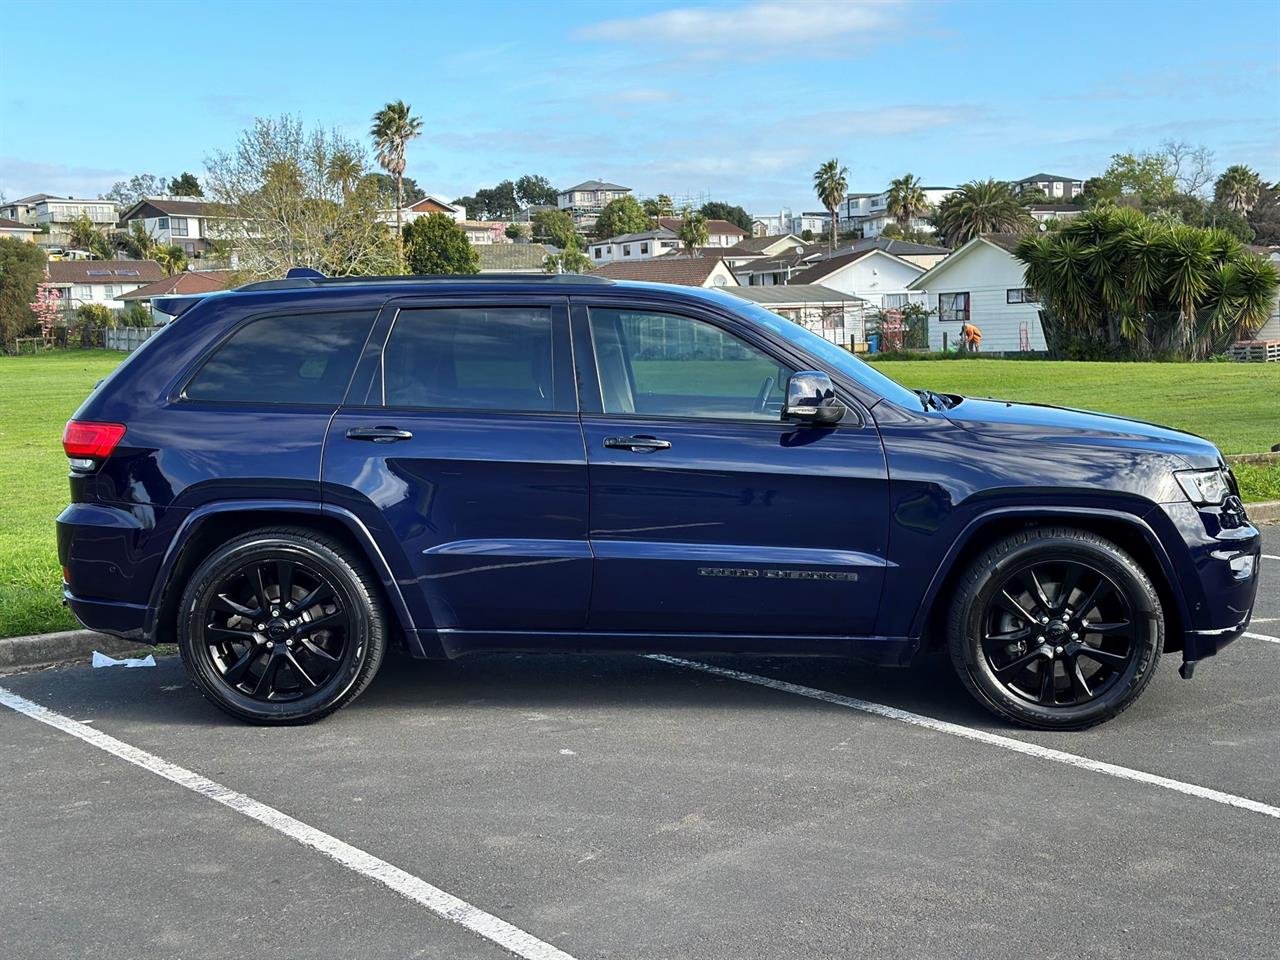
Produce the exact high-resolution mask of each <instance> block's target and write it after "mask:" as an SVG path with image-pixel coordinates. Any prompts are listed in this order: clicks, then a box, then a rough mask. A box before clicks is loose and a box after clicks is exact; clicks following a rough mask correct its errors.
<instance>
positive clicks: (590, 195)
mask: <svg viewBox="0 0 1280 960" xmlns="http://www.w3.org/2000/svg"><path fill="white" fill-rule="evenodd" d="M630 192H631V188H630V187H623V186H620V185H618V184H616V183H609V182H607V181H605V180H583V181H582V182H581V183H578V184H574V185H573V186H572V187H566V188H565V189H564V190H561V191H560V192H559V193H558V194H556V206H557V207H559V208H560V209H561V210H570V211H572V212H574V213H597V214H598V213H599V212H600V211H601V210H602V209H604V205H605V204H606V203H608V202H609V201H610V200H617V199H618V198H619V197H625V196H626V195H627V194H629V193H630Z"/></svg>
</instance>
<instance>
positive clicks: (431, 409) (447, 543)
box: [323, 296, 591, 632]
mask: <svg viewBox="0 0 1280 960" xmlns="http://www.w3.org/2000/svg"><path fill="white" fill-rule="evenodd" d="M375 337H376V338H378V339H379V341H380V342H381V343H382V344H384V345H383V346H381V348H380V349H377V350H374V351H370V355H369V356H367V357H366V359H365V361H364V362H363V363H362V366H361V370H360V372H359V373H358V374H357V378H356V383H355V384H354V385H353V388H352V391H351V393H350V394H349V395H348V402H347V404H346V405H344V406H343V407H342V408H341V409H340V410H339V411H338V413H337V415H336V416H335V417H334V420H333V423H332V425H331V426H330V428H329V434H328V440H327V442H326V444H325V455H324V473H323V489H324V497H325V501H326V502H329V503H334V504H337V505H339V506H342V507H345V508H347V509H349V510H351V511H352V512H354V513H356V514H357V515H358V516H359V517H360V518H361V520H362V521H363V522H364V523H365V525H366V526H368V527H369V528H370V529H371V530H372V531H374V532H375V535H376V536H377V538H378V540H379V541H380V542H382V543H384V544H390V545H392V547H391V549H393V550H394V551H395V552H396V553H397V554H398V561H399V564H398V565H399V566H400V567H401V571H400V572H399V573H398V574H397V576H398V578H399V579H400V580H401V582H402V589H403V590H404V593H405V595H406V597H407V598H409V602H410V604H411V605H412V606H413V607H414V613H415V618H416V619H417V620H418V621H419V623H421V624H423V625H434V626H435V627H436V629H438V630H440V631H443V632H451V631H452V632H456V631H476V632H493V631H527V630H547V631H564V630H577V629H581V628H582V626H583V625H584V621H585V611H586V609H587V603H588V597H589V593H590V587H591V559H590V556H591V555H590V548H589V547H588V544H587V507H588V500H587V473H586V458H585V453H584V450H583V443H582V430H581V426H580V424H579V421H578V413H577V401H576V391H575V389H574V382H573V366H572V359H571V356H570V340H569V330H568V309H567V304H566V301H565V300H564V299H563V298H551V297H532V296H530V297H522V298H517V299H512V298H509V297H503V296H492V297H489V298H487V299H485V300H483V301H480V302H477V301H476V300H474V299H472V300H467V301H461V300H459V301H453V302H450V301H445V300H422V301H406V302H400V303H393V304H391V305H389V306H388V307H387V309H386V310H384V312H383V316H382V317H380V318H379V323H378V327H377V330H376V331H375Z"/></svg>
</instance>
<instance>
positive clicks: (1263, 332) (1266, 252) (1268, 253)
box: [1249, 245, 1280, 340]
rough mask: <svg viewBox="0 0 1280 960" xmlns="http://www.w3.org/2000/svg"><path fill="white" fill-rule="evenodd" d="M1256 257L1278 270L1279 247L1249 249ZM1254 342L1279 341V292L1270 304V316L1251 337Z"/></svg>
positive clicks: (1279, 261)
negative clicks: (1273, 265)
mask: <svg viewBox="0 0 1280 960" xmlns="http://www.w3.org/2000/svg"><path fill="white" fill-rule="evenodd" d="M1249 249H1251V250H1252V251H1253V252H1254V253H1256V254H1257V255H1258V256H1260V257H1262V258H1263V259H1264V260H1270V261H1271V262H1272V263H1274V264H1275V265H1276V267H1277V268H1278V269H1280V246H1274V247H1268V246H1261V245H1258V246H1253V245H1251V246H1250V248H1249ZM1253 339H1254V340H1280V292H1277V293H1276V297H1275V300H1274V301H1273V302H1272V304H1271V316H1270V317H1268V318H1267V322H1266V323H1264V324H1263V325H1262V329H1260V330H1259V331H1258V332H1257V333H1255V334H1254V335H1253Z"/></svg>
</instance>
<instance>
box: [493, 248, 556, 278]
mask: <svg viewBox="0 0 1280 960" xmlns="http://www.w3.org/2000/svg"><path fill="white" fill-rule="evenodd" d="M550 252H551V251H549V250H548V249H547V248H546V247H545V246H543V245H542V244H540V243H490V244H485V245H483V246H479V247H476V253H477V254H478V255H479V257H480V272H481V273H543V272H544V271H545V267H544V264H545V262H546V259H547V254H548V253H550Z"/></svg>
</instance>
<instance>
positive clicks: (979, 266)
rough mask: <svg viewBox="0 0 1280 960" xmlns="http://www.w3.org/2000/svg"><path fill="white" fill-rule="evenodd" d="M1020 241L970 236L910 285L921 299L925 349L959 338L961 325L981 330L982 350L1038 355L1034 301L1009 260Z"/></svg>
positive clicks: (1040, 342) (1040, 335)
mask: <svg viewBox="0 0 1280 960" xmlns="http://www.w3.org/2000/svg"><path fill="white" fill-rule="evenodd" d="M1019 239H1020V238H1019V237H1016V236H1012V235H1010V234H997V233H988V234H983V235H982V236H980V237H974V238H973V239H972V240H970V241H969V242H968V243H966V244H965V245H964V246H963V247H961V248H960V249H959V250H957V251H956V252H955V253H953V254H951V256H949V257H947V258H946V259H945V260H943V261H942V262H941V263H939V264H938V265H937V266H935V267H933V268H932V269H930V270H929V271H928V272H927V273H925V274H923V275H921V276H919V277H917V278H916V279H915V280H914V281H912V282H911V284H910V287H911V289H912V290H913V291H918V292H920V293H923V294H924V295H925V296H926V297H927V302H928V306H929V309H930V310H933V311H936V312H935V314H934V316H932V317H930V318H929V347H930V349H933V350H941V349H942V335H943V333H944V332H945V333H946V334H947V340H948V344H949V345H951V344H955V343H957V342H958V341H959V338H960V327H961V326H962V325H963V324H964V322H965V321H966V320H968V321H970V322H972V323H973V324H974V326H976V327H977V328H978V329H979V330H980V331H982V349H983V351H987V352H991V351H999V352H1007V353H1016V352H1018V351H1020V350H1044V349H1045V342H1044V331H1043V330H1042V329H1041V327H1040V314H1039V311H1040V297H1039V295H1038V294H1037V293H1036V292H1035V290H1033V289H1031V288H1030V287H1028V286H1027V283H1026V280H1025V278H1024V269H1025V268H1024V265H1023V263H1022V261H1020V260H1018V259H1017V258H1015V257H1014V255H1013V251H1014V249H1016V248H1017V245H1018V240H1019Z"/></svg>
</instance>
